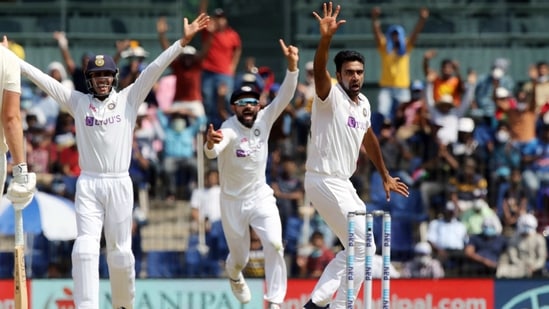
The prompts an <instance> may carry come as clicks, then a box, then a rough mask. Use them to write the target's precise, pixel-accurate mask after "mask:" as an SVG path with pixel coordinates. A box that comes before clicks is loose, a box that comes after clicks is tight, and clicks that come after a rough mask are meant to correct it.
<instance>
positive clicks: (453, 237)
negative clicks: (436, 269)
mask: <svg viewBox="0 0 549 309" xmlns="http://www.w3.org/2000/svg"><path fill="white" fill-rule="evenodd" d="M456 211H457V209H456V206H455V204H454V203H453V202H451V201H448V202H447V203H446V207H444V209H443V210H442V216H441V217H440V218H438V219H434V220H432V221H430V222H429V226H428V228H427V241H428V242H429V244H431V246H432V248H433V251H434V252H435V258H437V259H438V260H439V261H441V262H442V265H443V266H444V270H445V273H446V275H447V276H448V275H449V273H450V274H452V275H457V274H459V272H460V270H461V266H462V262H463V258H464V252H463V250H464V249H465V244H466V243H467V242H468V241H469V238H468V235H467V230H466V228H465V225H464V224H463V223H462V222H460V221H459V220H458V218H457V216H456Z"/></svg>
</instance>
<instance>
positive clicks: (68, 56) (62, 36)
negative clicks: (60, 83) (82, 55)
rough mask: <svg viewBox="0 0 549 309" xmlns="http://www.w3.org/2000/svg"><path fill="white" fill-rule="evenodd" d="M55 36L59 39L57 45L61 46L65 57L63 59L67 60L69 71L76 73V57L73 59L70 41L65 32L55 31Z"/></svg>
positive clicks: (66, 64) (62, 54)
mask: <svg viewBox="0 0 549 309" xmlns="http://www.w3.org/2000/svg"><path fill="white" fill-rule="evenodd" d="M53 38H54V39H55V40H56V41H57V45H58V46H59V50H60V51H61V56H62V57H63V61H64V62H65V67H66V68H67V72H68V73H69V74H71V75H72V74H73V73H74V70H76V64H75V63H74V59H72V56H71V53H70V51H69V41H68V40H67V37H66V35H65V32H62V31H55V32H54V33H53Z"/></svg>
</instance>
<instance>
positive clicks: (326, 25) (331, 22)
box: [313, 2, 347, 36]
mask: <svg viewBox="0 0 549 309" xmlns="http://www.w3.org/2000/svg"><path fill="white" fill-rule="evenodd" d="M322 9H323V11H324V17H320V15H318V14H317V13H316V12H313V15H314V17H315V18H316V20H317V21H318V23H319V25H320V35H321V36H333V35H334V34H335V33H336V31H337V29H338V28H339V26H341V25H342V24H344V23H346V22H347V21H346V20H344V19H343V20H339V21H338V20H337V16H338V15H339V11H341V6H339V5H338V6H336V8H335V10H334V9H333V4H332V2H328V4H326V3H324V4H323V5H322Z"/></svg>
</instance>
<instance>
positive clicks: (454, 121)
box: [425, 74, 476, 145]
mask: <svg viewBox="0 0 549 309" xmlns="http://www.w3.org/2000/svg"><path fill="white" fill-rule="evenodd" d="M434 81H435V75H434V74H430V75H429V76H428V77H427V87H426V90H425V97H426V101H427V108H428V109H429V114H430V117H431V119H432V120H433V121H435V122H438V123H440V124H442V127H441V128H440V129H439V130H438V137H439V139H440V141H441V142H442V143H444V144H446V145H448V144H450V143H455V142H456V141H457V138H458V129H459V119H460V118H461V117H463V116H464V115H465V113H466V112H467V110H468V109H469V106H471V102H472V101H473V91H474V89H475V88H474V87H475V84H476V75H475V74H469V75H468V76H467V84H466V85H465V94H464V95H463V97H462V99H461V103H460V104H459V106H458V107H456V106H455V105H454V99H453V97H452V95H450V94H444V95H441V96H440V98H439V99H438V100H436V101H435V99H434V96H433V86H434V84H433V83H434Z"/></svg>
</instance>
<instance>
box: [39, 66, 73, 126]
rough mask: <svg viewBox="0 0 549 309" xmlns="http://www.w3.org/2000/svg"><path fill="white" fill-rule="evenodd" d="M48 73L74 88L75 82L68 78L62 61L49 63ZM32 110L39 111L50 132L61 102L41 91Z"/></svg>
mask: <svg viewBox="0 0 549 309" xmlns="http://www.w3.org/2000/svg"><path fill="white" fill-rule="evenodd" d="M47 72H48V74H49V75H50V76H51V77H53V78H54V79H55V80H57V81H58V82H60V83H61V84H63V85H64V86H65V87H67V88H68V89H70V90H72V89H74V84H73V82H72V81H71V80H70V79H68V78H67V73H66V71H65V68H64V67H63V65H62V64H61V63H60V62H57V61H53V62H51V63H50V64H49V65H48V69H47ZM30 110H31V111H32V112H36V113H39V114H40V115H41V117H43V123H41V124H42V125H44V126H45V128H46V130H47V131H48V132H53V131H54V129H55V125H56V122H57V117H58V116H59V112H60V110H61V109H60V108H59V104H57V102H55V100H54V99H53V98H52V97H51V96H49V95H47V94H46V93H45V92H41V98H40V100H38V102H36V103H35V104H34V105H33V106H32V108H31V109H30Z"/></svg>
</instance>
